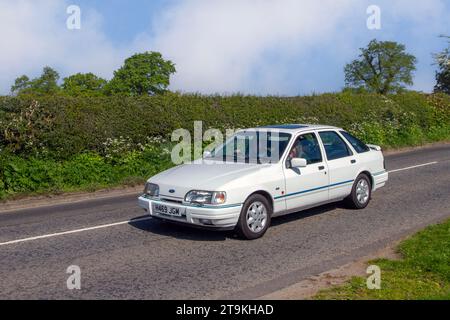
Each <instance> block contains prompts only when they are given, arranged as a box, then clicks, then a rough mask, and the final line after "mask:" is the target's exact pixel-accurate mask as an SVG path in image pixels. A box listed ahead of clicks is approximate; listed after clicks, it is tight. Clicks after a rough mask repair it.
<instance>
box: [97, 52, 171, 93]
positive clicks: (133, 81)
mask: <svg viewBox="0 0 450 320" xmlns="http://www.w3.org/2000/svg"><path fill="white" fill-rule="evenodd" d="M175 72H176V69H175V65H174V64H173V63H172V62H171V61H169V60H164V59H163V57H162V55H161V54H160V53H159V52H145V53H139V54H135V55H133V56H132V57H130V58H128V59H126V60H125V64H124V65H123V66H122V67H121V68H120V69H119V70H117V71H115V72H114V77H113V79H112V80H111V81H110V82H109V83H108V85H107V89H106V90H107V92H108V93H111V94H114V93H119V94H125V95H130V96H138V95H145V94H149V95H153V94H161V93H163V92H165V91H166V90H167V87H168V86H169V84H170V75H171V74H173V73H175Z"/></svg>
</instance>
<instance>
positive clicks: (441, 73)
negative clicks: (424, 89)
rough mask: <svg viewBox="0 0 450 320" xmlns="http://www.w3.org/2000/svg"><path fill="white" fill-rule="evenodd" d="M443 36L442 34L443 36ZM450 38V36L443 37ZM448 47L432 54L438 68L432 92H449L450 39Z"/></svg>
mask: <svg viewBox="0 0 450 320" xmlns="http://www.w3.org/2000/svg"><path fill="white" fill-rule="evenodd" d="M443 37H444V36H443ZM445 38H448V39H450V37H445ZM448 44H449V47H448V48H447V49H445V50H444V51H442V52H441V53H438V54H436V55H435V56H434V59H435V60H436V64H437V65H438V67H439V70H438V71H437V72H436V85H435V87H434V92H443V93H447V94H450V41H449V42H448Z"/></svg>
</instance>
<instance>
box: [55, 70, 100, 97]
mask: <svg viewBox="0 0 450 320" xmlns="http://www.w3.org/2000/svg"><path fill="white" fill-rule="evenodd" d="M106 84H107V81H106V80H105V79H102V78H100V77H97V76H96V75H95V74H93V73H77V74H74V75H72V76H70V77H67V78H64V82H63V84H62V89H63V92H64V93H66V94H68V95H71V96H77V95H82V94H84V95H101V94H103V89H104V87H105V85H106Z"/></svg>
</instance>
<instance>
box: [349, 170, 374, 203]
mask: <svg viewBox="0 0 450 320" xmlns="http://www.w3.org/2000/svg"><path fill="white" fill-rule="evenodd" d="M371 196H372V184H371V182H370V179H369V177H368V176H367V175H366V174H360V175H359V176H358V177H357V178H356V180H355V183H354V184H353V188H352V193H351V194H350V196H349V197H348V198H347V203H348V204H349V206H350V207H352V208H354V209H364V208H365V207H367V205H368V204H369V202H370V198H371Z"/></svg>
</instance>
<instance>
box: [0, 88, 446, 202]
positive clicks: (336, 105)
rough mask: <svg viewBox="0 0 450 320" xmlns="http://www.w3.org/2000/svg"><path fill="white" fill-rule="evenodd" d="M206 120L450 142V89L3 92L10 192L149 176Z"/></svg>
mask: <svg viewBox="0 0 450 320" xmlns="http://www.w3.org/2000/svg"><path fill="white" fill-rule="evenodd" d="M196 120H201V121H203V128H204V130H205V129H207V128H218V129H221V130H224V129H227V128H248V127H256V126H262V125H268V124H283V123H322V124H329V125H335V126H339V127H343V128H345V129H347V130H349V131H350V132H352V133H354V134H356V135H357V136H359V137H360V138H361V139H363V140H364V141H366V142H367V143H369V142H370V143H373V144H378V145H381V146H382V147H400V146H411V145H420V144H422V143H425V142H431V141H439V140H448V139H450V96H449V95H445V94H423V93H418V92H405V93H402V94H397V95H388V96H382V95H377V94H355V93H351V92H342V93H333V94H323V95H313V96H304V97H276V96H269V97H258V96H244V95H233V96H203V95H196V94H193V95H185V94H178V93H168V94H164V95H159V96H146V97H139V98H136V97H133V98H130V97H128V98H127V97H119V96H113V97H65V96H58V95H56V96H47V97H42V96H40V97H33V96H18V97H10V96H8V97H0V198H2V197H3V198H4V197H6V196H7V195H11V194H15V193H26V192H40V191H46V190H68V189H77V188H85V187H87V186H89V185H93V184H95V183H98V184H101V185H113V184H120V183H123V182H124V181H127V179H130V177H131V178H133V177H138V178H139V179H143V178H144V177H146V176H149V175H151V174H153V173H155V172H157V171H158V170H162V169H164V168H167V167H169V166H170V165H171V164H170V157H168V156H167V148H169V147H170V146H164V143H163V144H161V143H160V142H161V141H164V139H166V140H167V139H170V134H171V133H172V132H173V131H174V130H175V129H179V128H185V129H188V130H193V122H194V121H196ZM162 153H164V156H163V157H162V158H161V155H160V154H162ZM90 166H91V167H90ZM142 168H144V169H142ZM102 170H103V171H102Z"/></svg>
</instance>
